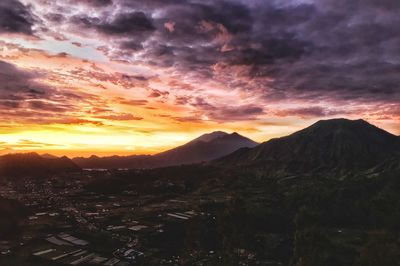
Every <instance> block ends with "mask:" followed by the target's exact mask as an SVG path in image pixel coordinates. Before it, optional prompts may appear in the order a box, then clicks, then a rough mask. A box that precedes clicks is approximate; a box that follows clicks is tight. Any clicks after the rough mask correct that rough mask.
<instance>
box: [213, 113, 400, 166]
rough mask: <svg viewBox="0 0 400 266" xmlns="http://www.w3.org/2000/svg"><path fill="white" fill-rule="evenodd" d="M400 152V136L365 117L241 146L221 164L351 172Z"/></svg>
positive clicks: (324, 123)
mask: <svg viewBox="0 0 400 266" xmlns="http://www.w3.org/2000/svg"><path fill="white" fill-rule="evenodd" d="M399 152H400V139H399V137H397V136H395V135H392V134H390V133H388V132H386V131H384V130H382V129H380V128H378V127H375V126H373V125H371V124H369V123H368V122H366V121H364V120H347V119H331V120H322V121H319V122H317V123H315V124H313V125H311V126H310V127H307V128H305V129H303V130H300V131H298V132H296V133H294V134H292V135H289V136H286V137H282V138H277V139H272V140H270V141H267V142H264V143H262V144H260V145H259V146H257V147H255V148H252V149H248V148H247V149H240V150H238V151H236V152H234V153H232V154H230V155H228V156H226V157H224V158H222V159H220V160H218V161H217V163H220V164H225V165H252V166H258V167H262V168H265V170H267V171H272V172H276V171H281V172H284V173H301V172H308V173H310V172H320V171H326V170H329V171H332V170H334V171H339V172H340V171H342V172H346V171H351V170H362V169H368V168H370V167H373V166H375V165H377V164H379V163H381V162H383V161H385V160H387V159H389V158H390V157H391V156H394V155H395V154H396V153H399Z"/></svg>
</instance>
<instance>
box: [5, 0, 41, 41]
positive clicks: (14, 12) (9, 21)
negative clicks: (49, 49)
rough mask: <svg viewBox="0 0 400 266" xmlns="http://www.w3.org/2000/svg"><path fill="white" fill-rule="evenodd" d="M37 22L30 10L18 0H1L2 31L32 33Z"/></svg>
mask: <svg viewBox="0 0 400 266" xmlns="http://www.w3.org/2000/svg"><path fill="white" fill-rule="evenodd" d="M34 23H35V19H34V18H33V16H32V14H31V12H30V10H29V8H28V7H26V6H25V5H23V4H21V3H20V2H19V1H17V0H2V1H0V33H21V34H26V35H32V34H33V30H32V27H33V25H34Z"/></svg>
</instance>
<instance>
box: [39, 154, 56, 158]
mask: <svg viewBox="0 0 400 266" xmlns="http://www.w3.org/2000/svg"><path fill="white" fill-rule="evenodd" d="M40 156H42V157H43V158H45V159H57V158H58V157H57V156H54V155H53V154H50V153H45V154H40Z"/></svg>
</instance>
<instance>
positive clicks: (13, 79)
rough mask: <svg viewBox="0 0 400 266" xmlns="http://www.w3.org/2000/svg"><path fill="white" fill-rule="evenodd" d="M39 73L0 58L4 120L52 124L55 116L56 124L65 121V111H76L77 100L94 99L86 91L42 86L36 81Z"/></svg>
mask: <svg viewBox="0 0 400 266" xmlns="http://www.w3.org/2000/svg"><path fill="white" fill-rule="evenodd" d="M43 75H44V74H39V73H37V72H35V71H27V70H22V69H20V68H17V67H16V66H14V65H13V64H10V63H8V62H5V61H0V107H1V108H0V109H1V111H0V115H1V116H2V117H3V118H4V119H9V120H10V121H15V120H24V121H28V120H29V121H30V122H39V121H40V123H42V122H43V123H44V122H45V121H50V122H51V123H55V121H56V120H55V119H54V116H57V117H58V118H59V119H58V120H57V121H59V122H60V123H61V122H62V121H68V123H69V121H70V120H69V119H70V117H69V115H68V114H73V112H76V111H78V110H79V107H78V105H77V103H88V102H89V103H90V102H95V101H96V100H97V99H96V98H95V97H94V96H92V95H89V94H82V93H81V95H79V94H77V93H74V92H71V91H70V90H68V89H64V88H53V87H50V86H47V85H44V84H42V83H41V82H39V81H38V79H39V78H42V77H43Z"/></svg>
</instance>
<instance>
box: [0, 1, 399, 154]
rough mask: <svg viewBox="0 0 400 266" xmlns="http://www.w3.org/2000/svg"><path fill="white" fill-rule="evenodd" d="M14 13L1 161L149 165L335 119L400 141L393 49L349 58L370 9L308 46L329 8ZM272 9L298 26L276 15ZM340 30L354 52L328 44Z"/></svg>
mask: <svg viewBox="0 0 400 266" xmlns="http://www.w3.org/2000/svg"><path fill="white" fill-rule="evenodd" d="M20 2H21V3H19V2H18V1H16V0H6V1H2V2H1V3H0V11H1V12H2V13H1V14H3V13H7V12H8V13H10V12H14V13H13V16H14V17H16V18H19V19H18V21H14V22H13V21H9V20H10V18H7V17H6V16H2V17H0V44H1V45H0V82H1V84H0V107H1V109H0V117H1V119H0V152H1V153H9V152H22V151H23V152H25V151H36V152H39V153H51V154H54V155H68V156H81V155H82V156H90V155H91V154H97V155H112V154H120V155H126V154H154V153H157V152H160V151H163V150H166V149H169V148H172V147H175V146H177V145H180V144H183V143H185V142H187V141H189V140H191V139H193V138H195V137H196V136H198V135H200V134H203V133H206V132H211V131H215V130H223V131H227V132H234V131H236V132H239V133H241V134H243V135H245V136H248V137H250V138H252V139H254V140H255V141H258V142H262V141H266V140H268V139H271V138H274V137H278V136H283V135H287V134H289V133H292V132H294V131H296V130H298V129H301V128H304V127H305V126H307V125H310V124H312V123H313V122H315V121H317V120H320V119H328V118H333V117H346V118H350V119H358V118H362V119H365V120H368V121H369V122H371V123H374V124H375V125H377V126H380V127H382V128H384V129H385V130H388V131H389V132H391V133H394V134H397V135H399V134H400V104H399V102H400V93H399V91H400V90H399V88H398V84H399V83H397V81H398V80H399V77H398V76H399V75H398V73H397V72H396V69H398V65H399V63H400V61H399V58H398V57H391V54H390V53H391V51H392V50H391V48H390V47H392V44H391V43H389V42H379V40H377V41H376V43H371V44H366V45H365V47H359V48H358V49H350V48H349V49H348V50H346V51H345V48H346V45H347V46H348V47H350V46H351V45H353V44H354V43H352V41H354V42H357V40H358V39H359V38H362V34H363V33H361V32H359V29H358V27H357V25H361V24H363V23H364V22H365V21H364V20H365V19H366V18H365V17H368V16H364V14H366V12H368V11H367V10H368V9H367V8H366V10H365V13H363V12H364V10H359V12H360V15H359V16H356V15H355V16H354V17H353V18H352V23H354V24H351V23H350V22H349V24H348V25H349V26H348V28H347V29H346V30H345V29H341V28H340V25H338V24H335V22H329V23H332V25H331V27H332V28H335V29H337V32H335V31H332V32H328V31H327V30H326V29H324V28H322V26H321V28H317V29H313V33H311V31H312V29H311V26H310V24H312V23H313V21H311V20H317V19H322V18H320V16H323V14H328V13H329V12H333V11H332V10H334V9H335V6H334V5H333V4H332V5H333V6H329V5H328V4H327V5H323V4H319V1H293V2H296V4H294V3H287V1H283V0H282V1H271V3H270V4H265V3H264V1H256V0H253V1H239V0H238V1H229V2H226V3H225V4H220V3H219V1H183V2H182V1H180V4H178V1H155V0H152V1H128V0H114V1H111V0H101V1H100V0H99V1H95V0H93V1H90V0H87V1H77V0H62V1H53V0H21V1H20ZM217 2H218V3H217ZM322 2H324V1H321V3H322ZM328 2H329V1H328ZM339 2H341V1H339ZM276 9H280V10H281V12H289V13H290V12H291V13H292V14H293V16H292V17H298V18H299V20H300V21H297V22H296V23H293V21H286V20H285V21H283V20H280V18H276V17H273V16H268V14H270V12H271V10H276ZM313 12H316V14H315V16H313V17H312V18H311V16H310V15H311V13H312V14H314V13H313ZM318 12H319V13H318ZM341 12H347V11H346V9H342V10H341ZM381 12H382V15H381V16H386V17H390V16H392V15H393V14H392V13H391V11H390V9H387V10H384V9H382V11H381ZM8 13H7V14H8ZM309 13H310V14H309ZM321 14H322V15H321ZM232 17H235V19H232ZM327 23H328V22H327ZM337 23H338V22H337ZM343 23H345V22H343ZM373 23H376V25H380V24H381V23H383V24H384V23H385V20H384V18H383V17H379V15H378V14H377V15H376V16H375V17H374V22H373ZM314 24H315V21H314ZM320 24H322V23H320ZM318 25H319V24H318ZM324 25H325V24H324ZM396 27H397V25H396ZM340 30H343V31H346V32H345V34H342V35H343V36H347V35H349V36H355V37H354V40H346V42H347V43H346V42H342V41H341V40H338V41H337V43H332V42H331V43H328V42H329V39H330V37H332V38H335V37H336V36H335V34H337V35H338V36H341V33H338V31H340ZM388 32H390V29H388ZM346 34H347V35H346ZM388 34H390V33H388ZM316 35H319V36H316ZM346 38H347V37H346ZM377 38H378V37H377ZM391 40H392V41H393V43H396V42H398V41H399V37H398V36H394V37H393V38H392V39H391ZM342 45H343V47H342ZM378 48H382V53H384V54H381V55H380V57H379V59H377V58H375V57H374V54H375V53H374V52H371V51H373V50H374V49H375V50H379V49H378ZM340 49H342V50H343V51H342V54H340V53H337V52H338V51H339V50H340ZM363 49H367V50H368V51H369V53H368V52H367V53H364V51H363ZM322 58H324V60H321V59H322ZM366 62H370V64H371V66H369V67H367V66H365V64H366ZM360 73H362V74H363V75H364V76H365V77H364V76H363V77H364V78H363V79H362V80H361V79H360V75H361V74H360ZM369 76H371V77H370V78H368V77H369ZM342 79H343V80H346V86H344V85H343V82H342Z"/></svg>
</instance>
